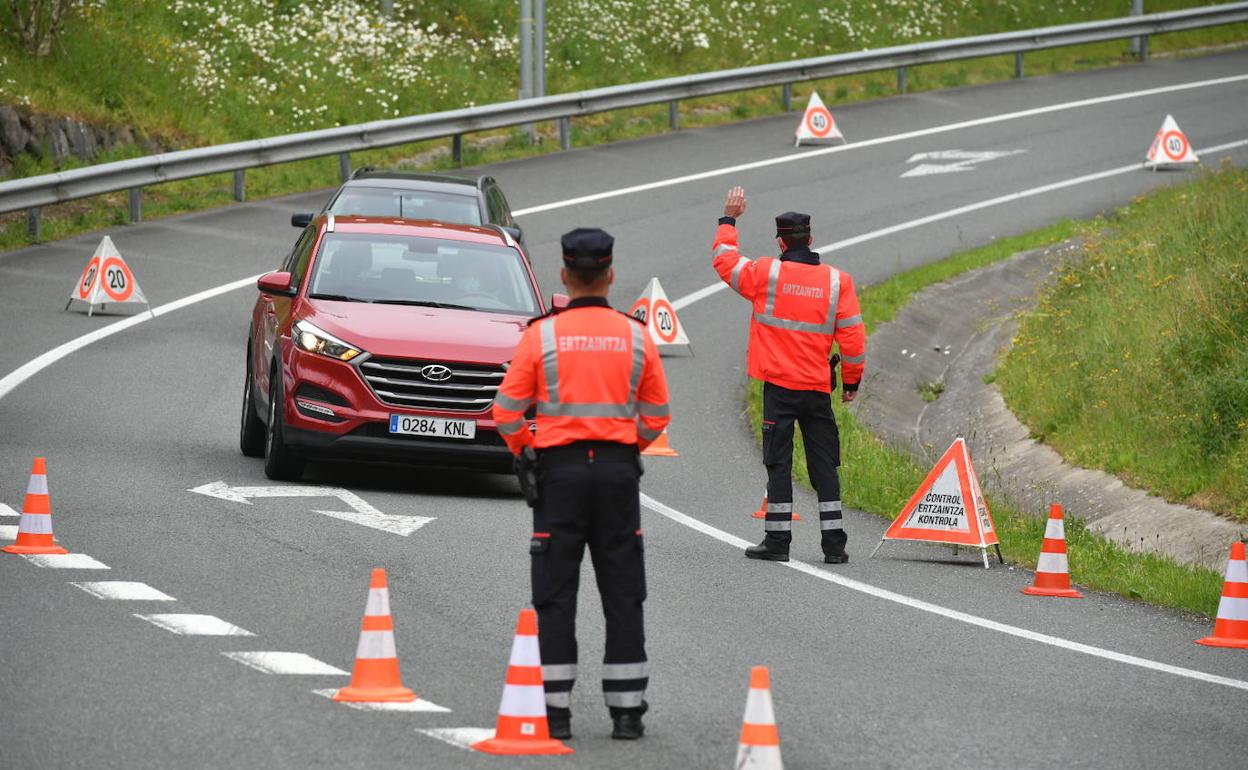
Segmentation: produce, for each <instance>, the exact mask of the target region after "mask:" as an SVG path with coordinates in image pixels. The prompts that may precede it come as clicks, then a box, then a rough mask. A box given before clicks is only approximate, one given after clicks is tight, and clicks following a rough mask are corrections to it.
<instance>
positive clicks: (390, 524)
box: [188, 481, 434, 537]
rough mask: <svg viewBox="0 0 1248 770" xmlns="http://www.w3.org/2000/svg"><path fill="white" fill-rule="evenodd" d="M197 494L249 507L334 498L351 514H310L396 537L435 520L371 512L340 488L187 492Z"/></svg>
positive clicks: (219, 485) (216, 486)
mask: <svg viewBox="0 0 1248 770" xmlns="http://www.w3.org/2000/svg"><path fill="white" fill-rule="evenodd" d="M188 491H190V492H196V493H198V494H201V495H207V496H208V497H215V498H217V499H219V500H227V501H229V502H232V503H242V504H244V505H251V504H252V503H251V500H249V499H248V498H253V497H336V498H338V499H339V500H341V501H342V502H344V503H346V504H347V505H349V506H351V509H352V510H350V511H313V513H319V514H323V515H325V516H332V517H333V518H335V519H342V520H343V521H350V522H353V523H355V524H360V525H363V526H365V527H372V528H373V529H380V530H381V531H383V532H390V533H392V534H395V535H403V536H404V537H406V536H407V535H410V534H412V533H413V532H415V531H416V530H418V529H420V528H421V527H423V526H425V525H426V524H428V523H429V522H431V521H434V519H433V518H432V517H430V516H402V515H398V514H389V513H382V512H381V511H379V510H377V509H376V508H374V507H373V506H372V505H370V504H369V503H368V502H366V501H365V500H364V499H363V498H362V497H360V496H359V495H357V494H355V493H354V492H352V491H350V490H348V489H343V488H341V487H301V486H281V485H275V486H268V487H231V486H230V485H229V484H226V483H225V482H224V481H214V482H212V483H209V484H204V485H202V486H198V487H195V488H194V489H191V490H188Z"/></svg>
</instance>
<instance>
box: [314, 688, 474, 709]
mask: <svg viewBox="0 0 1248 770" xmlns="http://www.w3.org/2000/svg"><path fill="white" fill-rule="evenodd" d="M312 692H314V693H316V694H317V695H320V696H322V697H324V698H332V697H334V696H335V695H337V694H338V690H337V689H330V690H313V691H312ZM340 702H341V703H342V704H343V705H344V706H350V707H351V708H353V709H358V710H360V711H407V712H412V711H422V712H427V713H439V714H449V713H451V710H450V709H448V708H447V707H446V706H439V705H438V704H436V703H434V702H433V701H428V700H425V699H424V698H421V697H417V698H416V700H413V701H408V702H407V703H384V702H379V703H355V702H353V701H340Z"/></svg>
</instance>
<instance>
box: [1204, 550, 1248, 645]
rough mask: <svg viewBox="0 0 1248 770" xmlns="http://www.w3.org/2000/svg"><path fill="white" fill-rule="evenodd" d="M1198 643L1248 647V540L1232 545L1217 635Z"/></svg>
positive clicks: (1216, 630)
mask: <svg viewBox="0 0 1248 770" xmlns="http://www.w3.org/2000/svg"><path fill="white" fill-rule="evenodd" d="M1196 644H1203V645H1206V646H1209V647H1240V648H1248V562H1245V561H1244V543H1243V541H1242V540H1241V541H1239V542H1237V543H1233V544H1232V545H1231V558H1230V560H1228V561H1227V562H1226V582H1225V583H1223V584H1222V598H1221V599H1220V600H1219V601H1218V617H1217V619H1216V620H1214V621H1213V635H1212V636H1206V637H1205V638H1204V639H1197V640H1196Z"/></svg>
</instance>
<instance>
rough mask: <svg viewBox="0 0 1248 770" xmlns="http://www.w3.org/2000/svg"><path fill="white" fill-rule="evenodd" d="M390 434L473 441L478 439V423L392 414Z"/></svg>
mask: <svg viewBox="0 0 1248 770" xmlns="http://www.w3.org/2000/svg"><path fill="white" fill-rule="evenodd" d="M390 432H391V433H402V434H404V435H407V436H434V437H437V438H462V439H471V438H476V437H477V423H476V422H475V421H474V420H448V419H446V418H444V417H413V416H411V415H407V414H392V415H390Z"/></svg>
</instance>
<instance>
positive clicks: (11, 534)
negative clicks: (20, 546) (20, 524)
mask: <svg viewBox="0 0 1248 770" xmlns="http://www.w3.org/2000/svg"><path fill="white" fill-rule="evenodd" d="M16 539H17V525H16V524H0V540H16Z"/></svg>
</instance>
